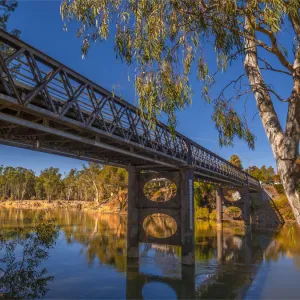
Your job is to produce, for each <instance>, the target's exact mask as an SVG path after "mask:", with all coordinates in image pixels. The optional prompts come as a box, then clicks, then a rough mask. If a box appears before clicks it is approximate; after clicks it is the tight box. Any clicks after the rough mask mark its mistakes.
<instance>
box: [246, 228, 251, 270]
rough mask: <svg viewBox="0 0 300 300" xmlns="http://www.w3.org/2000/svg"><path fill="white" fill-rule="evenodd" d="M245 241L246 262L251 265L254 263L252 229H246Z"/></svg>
mask: <svg viewBox="0 0 300 300" xmlns="http://www.w3.org/2000/svg"><path fill="white" fill-rule="evenodd" d="M244 243H245V257H244V263H245V264H247V265H251V264H252V234H251V230H246V232H245V237H244Z"/></svg>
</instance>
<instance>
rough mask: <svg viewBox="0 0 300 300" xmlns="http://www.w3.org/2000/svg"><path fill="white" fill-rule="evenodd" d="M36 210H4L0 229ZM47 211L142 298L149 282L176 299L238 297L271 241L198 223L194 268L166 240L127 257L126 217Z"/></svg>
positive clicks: (145, 245)
mask: <svg viewBox="0 0 300 300" xmlns="http://www.w3.org/2000/svg"><path fill="white" fill-rule="evenodd" d="M39 213H40V212H38V211H35V210H30V211H25V210H24V211H23V210H15V209H14V210H6V209H2V210H1V211H0V217H1V218H0V228H1V231H2V232H5V222H7V221H5V220H9V222H7V224H8V223H9V224H10V228H7V230H8V231H10V230H11V227H18V226H29V227H30V226H31V224H29V223H28V220H27V218H28V217H30V218H32V217H33V216H34V215H37V214H39ZM47 214H48V215H49V217H50V218H55V219H56V222H57V224H58V225H60V228H61V231H62V232H63V233H64V235H63V236H64V238H65V240H66V242H67V243H68V244H72V243H79V244H80V245H82V248H81V250H80V251H81V253H82V254H83V255H84V256H85V258H86V259H87V261H88V263H89V264H93V262H95V261H99V263H100V264H101V265H110V266H113V267H114V269H115V270H116V271H117V272H120V273H123V272H126V274H127V278H126V287H127V291H126V293H127V297H128V298H141V295H143V289H144V293H145V292H147V291H149V286H150V287H152V286H151V285H148V283H152V284H157V283H159V284H164V285H165V286H167V287H169V289H171V291H172V294H173V295H174V294H175V295H176V297H177V298H236V297H240V296H241V295H242V294H243V293H244V291H245V289H246V288H247V287H248V286H249V285H250V284H251V282H252V280H253V278H254V277H255V274H256V272H257V269H258V267H259V264H260V262H261V261H262V259H263V253H265V250H266V249H267V248H268V246H269V240H270V237H269V236H262V235H260V236H257V235H256V234H254V233H251V232H249V231H248V232H246V233H245V232H244V230H243V229H240V228H233V227H230V228H228V227H226V226H224V227H223V230H216V226H215V224H214V223H209V222H196V224H195V225H196V226H195V229H196V230H195V232H196V235H195V254H196V256H195V258H196V264H195V266H183V265H181V264H180V256H181V255H180V247H175V246H169V245H164V244H152V243H142V244H141V245H140V253H141V255H140V258H139V259H128V260H126V218H123V217H120V216H118V215H99V214H93V213H86V212H84V213H83V212H81V211H72V210H65V209H58V210H53V211H49V212H48V213H47ZM16 216H18V217H17V218H16ZM152 222H154V223H149V225H150V226H152V230H155V228H157V226H158V225H159V224H160V225H161V224H167V225H168V224H169V223H168V222H164V221H163V220H159V219H158V218H154V219H153V220H152ZM158 227H159V226H158ZM161 230H162V229H161V228H160V229H159V232H161ZM273 248H274V247H273ZM273 248H272V249H273ZM273 251H275V250H273ZM269 252H270V251H269ZM145 287H146V288H145ZM152 290H153V292H155V291H156V289H155V288H154V289H152ZM159 290H160V289H159ZM146 294H147V293H146ZM156 296H157V297H159V298H162V296H163V295H156Z"/></svg>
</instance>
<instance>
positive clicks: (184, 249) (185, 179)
mask: <svg viewBox="0 0 300 300" xmlns="http://www.w3.org/2000/svg"><path fill="white" fill-rule="evenodd" d="M181 253H182V256H181V263H182V264H184V265H193V264H194V263H195V237H194V170H193V169H192V168H188V169H184V170H182V171H181Z"/></svg>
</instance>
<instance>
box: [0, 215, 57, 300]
mask: <svg viewBox="0 0 300 300" xmlns="http://www.w3.org/2000/svg"><path fill="white" fill-rule="evenodd" d="M22 221H24V220H22ZM33 223H35V224H34V226H33V227H31V228H28V227H23V228H22V227H19V228H18V229H15V230H13V231H10V232H9V231H6V232H5V233H2V234H1V235H0V254H1V256H0V292H1V298H4V299H36V298H41V297H43V296H45V294H46V292H47V290H48V289H47V284H48V282H49V281H51V280H53V276H49V275H48V272H47V269H46V268H40V265H41V263H42V262H43V261H44V260H45V259H47V258H48V251H49V249H50V248H52V247H53V245H54V244H55V241H56V239H57V236H58V227H57V226H56V225H54V223H53V222H52V221H51V220H46V219H44V218H43V215H40V217H39V218H38V219H37V220H35V221H33Z"/></svg>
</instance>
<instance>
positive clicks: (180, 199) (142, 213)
mask: <svg viewBox="0 0 300 300" xmlns="http://www.w3.org/2000/svg"><path fill="white" fill-rule="evenodd" d="M158 178H166V179H169V180H171V181H172V182H174V183H175V185H176V188H177V191H176V195H175V196H174V197H173V198H172V199H170V200H168V201H164V202H156V201H151V200H150V199H148V198H147V197H146V196H145V194H144V186H145V184H146V183H147V182H149V181H150V180H153V179H158ZM157 213H161V214H166V215H168V216H170V217H172V218H173V219H174V221H175V222H176V225H177V228H176V232H175V233H174V234H173V235H172V236H169V237H166V238H156V237H153V236H151V235H149V234H147V232H146V231H145V229H144V227H143V224H144V221H145V219H146V218H147V217H148V216H150V215H153V214H157ZM140 242H144V243H157V244H166V245H176V246H181V249H182V258H181V262H182V264H183V265H193V264H194V263H195V254H194V253H195V241H194V171H193V169H191V168H186V169H182V170H181V171H177V172H160V173H159V172H148V173H141V171H140V169H137V168H135V167H130V168H128V221H127V257H128V258H138V257H139V243H140Z"/></svg>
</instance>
